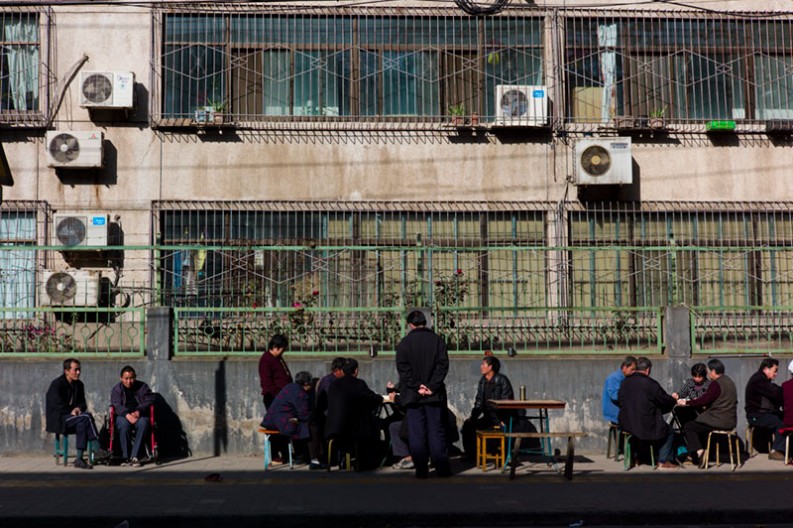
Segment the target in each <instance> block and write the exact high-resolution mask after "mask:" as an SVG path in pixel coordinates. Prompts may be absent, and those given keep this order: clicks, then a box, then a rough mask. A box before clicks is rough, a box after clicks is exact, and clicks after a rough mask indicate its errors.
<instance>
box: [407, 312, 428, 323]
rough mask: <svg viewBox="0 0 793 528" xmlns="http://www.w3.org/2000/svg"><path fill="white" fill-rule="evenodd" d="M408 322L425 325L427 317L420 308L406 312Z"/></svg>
mask: <svg viewBox="0 0 793 528" xmlns="http://www.w3.org/2000/svg"><path fill="white" fill-rule="evenodd" d="M408 324H412V325H413V326H427V318H426V317H425V316H424V312H422V311H421V310H413V311H412V312H410V313H409V314H408Z"/></svg>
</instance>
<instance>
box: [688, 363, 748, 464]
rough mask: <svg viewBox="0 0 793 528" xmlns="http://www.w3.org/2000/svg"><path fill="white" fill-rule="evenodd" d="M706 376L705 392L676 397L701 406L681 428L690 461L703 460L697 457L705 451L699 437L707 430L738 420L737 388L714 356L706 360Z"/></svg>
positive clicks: (728, 427) (732, 425)
mask: <svg viewBox="0 0 793 528" xmlns="http://www.w3.org/2000/svg"><path fill="white" fill-rule="evenodd" d="M708 379H709V380H710V384H709V385H708V388H707V389H706V390H705V394H703V395H702V396H700V397H699V398H694V399H690V400H689V399H684V398H681V399H679V400H678V401H677V404H678V405H682V406H688V407H693V408H697V407H701V408H704V409H705V410H704V411H702V412H701V413H700V414H699V415H698V416H697V417H696V418H695V419H694V420H691V421H689V422H687V423H686V424H685V426H684V428H683V429H684V431H685V435H686V443H687V444H688V450H689V453H690V455H691V461H692V462H693V463H694V464H700V463H702V462H704V461H703V460H701V458H702V454H703V453H704V451H705V450H704V449H703V447H702V440H703V437H705V436H706V435H707V434H708V433H709V432H710V431H730V430H732V429H734V428H735V425H736V424H737V423H738V391H737V389H736V388H735V383H734V382H733V381H732V379H730V377H729V376H727V375H726V374H724V363H722V362H721V361H719V360H718V359H711V360H710V361H708Z"/></svg>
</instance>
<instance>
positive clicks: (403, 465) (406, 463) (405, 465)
mask: <svg viewBox="0 0 793 528" xmlns="http://www.w3.org/2000/svg"><path fill="white" fill-rule="evenodd" d="M391 467H392V468H393V469H416V465H415V464H413V459H412V458H410V459H408V458H403V459H402V460H400V461H399V462H397V463H396V464H394V465H393V466H391Z"/></svg>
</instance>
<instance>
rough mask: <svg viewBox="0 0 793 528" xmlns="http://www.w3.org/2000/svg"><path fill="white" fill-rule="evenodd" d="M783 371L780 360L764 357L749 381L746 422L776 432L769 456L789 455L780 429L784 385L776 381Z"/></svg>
mask: <svg viewBox="0 0 793 528" xmlns="http://www.w3.org/2000/svg"><path fill="white" fill-rule="evenodd" d="M778 373H779V360H777V359H775V358H764V359H763V361H762V362H761V363H760V368H759V369H758V370H757V372H755V373H754V374H752V376H751V377H750V378H749V381H747V382H746V398H745V404H746V407H745V409H746V422H747V423H748V424H749V425H750V426H752V427H754V428H755V429H763V430H766V431H767V432H768V434H770V435H773V437H774V444H773V448H772V449H771V452H770V453H768V458H769V459H771V460H784V459H785V437H784V435H781V434H779V433H778V430H779V428H780V427H783V426H784V422H783V421H782V410H781V409H782V401H783V397H782V387H780V386H779V385H777V384H776V383H774V380H775V379H776V376H777V374H778Z"/></svg>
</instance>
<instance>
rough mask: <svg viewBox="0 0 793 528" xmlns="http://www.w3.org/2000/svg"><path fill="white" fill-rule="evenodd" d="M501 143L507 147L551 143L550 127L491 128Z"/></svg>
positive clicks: (491, 131)
mask: <svg viewBox="0 0 793 528" xmlns="http://www.w3.org/2000/svg"><path fill="white" fill-rule="evenodd" d="M490 133H491V134H493V135H494V136H495V137H496V138H497V139H498V140H499V142H501V143H503V144H505V145H507V144H511V143H549V142H550V141H551V137H552V131H551V128H550V127H509V126H504V127H498V126H493V127H491V128H490Z"/></svg>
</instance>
